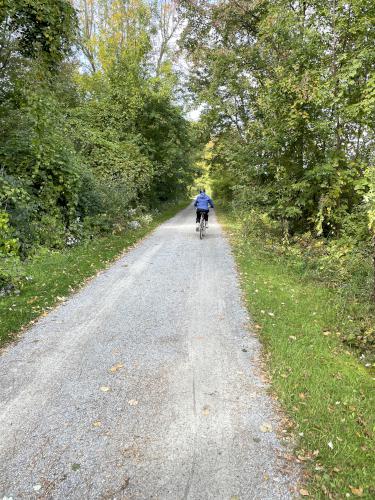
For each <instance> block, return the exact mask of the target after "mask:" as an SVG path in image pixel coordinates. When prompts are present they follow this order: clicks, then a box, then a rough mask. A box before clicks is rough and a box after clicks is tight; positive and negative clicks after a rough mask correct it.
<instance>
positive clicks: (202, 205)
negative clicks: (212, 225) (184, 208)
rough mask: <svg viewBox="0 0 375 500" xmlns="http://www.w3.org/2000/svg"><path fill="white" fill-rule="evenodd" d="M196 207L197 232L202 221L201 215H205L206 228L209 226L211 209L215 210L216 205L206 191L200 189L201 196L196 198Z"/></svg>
mask: <svg viewBox="0 0 375 500" xmlns="http://www.w3.org/2000/svg"><path fill="white" fill-rule="evenodd" d="M194 206H195V207H196V209H197V218H196V223H197V226H196V229H195V230H196V231H199V222H200V220H201V214H203V215H204V220H205V221H206V227H207V224H208V212H209V211H210V210H209V207H212V208H215V207H214V203H213V201H212V200H211V198H210V197H209V196H208V195H207V194H206V191H205V189H200V190H199V195H198V196H197V197H196V199H195V202H194Z"/></svg>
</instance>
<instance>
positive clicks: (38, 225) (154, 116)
mask: <svg viewBox="0 0 375 500" xmlns="http://www.w3.org/2000/svg"><path fill="white" fill-rule="evenodd" d="M0 5H1V6H0V37H1V40H0V84H1V85H0V128H1V130H2V139H1V143H0V290H3V291H4V289H6V287H11V286H12V284H13V285H14V282H15V280H17V276H20V273H19V269H20V265H19V263H20V259H21V260H22V259H25V258H28V257H29V256H30V255H32V254H33V253H34V252H35V251H36V250H37V249H40V248H44V247H45V248H49V249H61V248H64V247H65V246H67V245H68V246H69V245H73V244H76V243H78V242H79V241H81V240H82V239H84V238H87V237H92V236H94V235H96V234H99V233H101V232H113V231H118V230H122V229H123V228H124V227H126V224H127V223H128V221H129V219H131V218H132V217H131V215H132V214H134V210H135V209H136V210H138V212H139V211H142V210H147V209H149V208H152V207H155V206H157V205H158V204H159V203H160V202H162V201H165V200H171V199H177V198H178V197H180V196H183V195H184V193H185V191H186V188H187V186H188V185H189V183H190V182H191V171H192V170H191V167H190V163H191V154H190V151H191V149H192V141H193V139H192V138H193V134H192V130H191V127H190V124H189V123H188V122H187V121H186V119H185V118H184V115H183V112H182V109H181V107H180V106H179V105H178V104H177V101H176V99H175V98H174V94H175V92H176V90H177V87H178V78H177V76H176V74H175V72H174V71H173V65H172V61H171V58H170V57H171V53H170V52H171V51H169V50H168V38H166V37H168V33H169V32H168V29H169V28H168V26H169V25H168V26H167V27H166V26H165V19H166V18H167V19H168V22H169V23H172V24H173V21H174V18H171V16H170V12H171V9H172V7H171V5H172V6H173V2H164V3H163V9H161V7H160V5H159V4H155V3H154V2H147V1H146V0H126V1H123V0H77V1H75V2H70V0H35V1H33V2H29V1H25V0H11V1H10V0H3V1H2V2H1V4H0ZM173 12H174V13H175V11H173ZM163 22H164V24H163ZM159 26H163V29H164V31H163V34H162V35H163V36H161V37H160V36H159V35H158V27H159ZM170 29H175V26H171V28H170ZM158 36H159V38H160V39H161V43H162V46H161V45H160V44H159V45H158V44H157V43H156V41H157V40H158V38H157V37H158ZM158 47H159V52H160V53H157V52H158ZM133 218H134V216H133Z"/></svg>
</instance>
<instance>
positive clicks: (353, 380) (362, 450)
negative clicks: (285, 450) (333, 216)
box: [219, 213, 375, 499]
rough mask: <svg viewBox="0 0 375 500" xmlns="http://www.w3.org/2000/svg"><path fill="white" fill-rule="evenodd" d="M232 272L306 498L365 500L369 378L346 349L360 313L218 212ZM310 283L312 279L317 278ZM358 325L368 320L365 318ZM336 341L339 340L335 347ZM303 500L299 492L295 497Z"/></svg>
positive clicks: (293, 260) (307, 269)
mask: <svg viewBox="0 0 375 500" xmlns="http://www.w3.org/2000/svg"><path fill="white" fill-rule="evenodd" d="M219 216H220V220H221V222H222V223H223V225H224V227H225V229H226V230H227V232H228V234H229V236H230V240H231V243H232V246H233V249H234V253H235V257H236V260H237V263H238V266H239V270H240V272H241V280H242V286H243V290H244V293H245V297H246V301H247V305H248V308H249V310H250V312H251V315H252V318H253V321H254V328H256V329H257V331H259V335H260V338H261V340H262V343H263V345H264V348H265V353H266V359H267V364H268V369H269V373H270V376H271V380H272V389H273V391H274V393H275V395H276V397H277V399H278V400H279V401H280V403H281V405H282V407H283V409H284V410H285V412H286V414H287V415H288V417H289V419H288V420H290V422H291V423H290V427H289V428H288V429H286V430H287V431H288V432H291V433H293V435H294V436H295V438H296V440H297V443H298V444H297V446H296V449H295V456H294V458H293V459H294V460H296V461H299V462H301V463H303V464H304V465H305V471H306V478H305V479H306V487H305V488H306V490H307V491H308V493H309V496H310V497H313V498H335V499H336V498H337V499H339V498H340V499H341V498H349V497H363V498H374V497H375V481H374V478H375V463H374V460H373V457H374V451H375V450H374V430H375V428H374V425H375V422H374V408H375V401H374V378H373V375H372V374H371V370H369V369H368V368H366V367H365V366H364V365H363V364H362V363H360V362H359V359H358V351H356V350H352V349H350V348H349V347H348V345H347V339H348V338H349V337H348V334H349V332H350V331H351V330H352V331H357V329H360V328H362V324H363V320H364V318H362V315H366V314H367V313H368V312H371V311H372V309H371V307H370V305H369V304H368V303H367V304H360V303H358V302H357V300H356V298H355V294H354V295H353V297H352V301H351V300H350V296H351V295H350V294H346V293H342V291H338V290H337V286H332V283H331V282H330V281H329V280H327V279H328V278H327V277H326V278H323V277H322V276H320V277H318V276H317V275H316V273H314V272H313V263H312V262H310V263H306V262H303V258H302V256H301V254H300V253H299V252H298V253H297V254H296V255H293V252H286V251H281V249H280V247H279V246H277V245H276V246H274V245H273V244H272V238H271V239H270V241H269V242H268V243H265V240H266V239H267V238H266V237H264V238H262V239H261V238H259V237H255V236H250V235H247V236H246V237H245V236H244V232H243V223H242V222H243V221H242V222H241V223H240V219H239V218H236V217H235V216H234V215H233V214H224V213H221V214H219ZM318 278H319V279H318ZM367 319H368V318H367ZM343 339H344V342H343ZM304 493H306V491H304Z"/></svg>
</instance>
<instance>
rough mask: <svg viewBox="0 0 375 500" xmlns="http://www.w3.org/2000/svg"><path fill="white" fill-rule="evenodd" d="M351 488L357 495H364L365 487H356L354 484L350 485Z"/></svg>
mask: <svg viewBox="0 0 375 500" xmlns="http://www.w3.org/2000/svg"><path fill="white" fill-rule="evenodd" d="M349 488H350V491H351V492H352V493H353V495H354V496H355V497H361V496H362V495H363V488H360V487H359V488H354V486H349Z"/></svg>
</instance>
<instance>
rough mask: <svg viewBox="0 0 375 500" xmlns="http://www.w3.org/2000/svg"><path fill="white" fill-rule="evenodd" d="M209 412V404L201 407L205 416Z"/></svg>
mask: <svg viewBox="0 0 375 500" xmlns="http://www.w3.org/2000/svg"><path fill="white" fill-rule="evenodd" d="M209 414H210V407H209V406H204V407H203V415H204V416H205V417H207V415H209Z"/></svg>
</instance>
